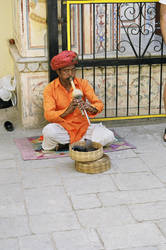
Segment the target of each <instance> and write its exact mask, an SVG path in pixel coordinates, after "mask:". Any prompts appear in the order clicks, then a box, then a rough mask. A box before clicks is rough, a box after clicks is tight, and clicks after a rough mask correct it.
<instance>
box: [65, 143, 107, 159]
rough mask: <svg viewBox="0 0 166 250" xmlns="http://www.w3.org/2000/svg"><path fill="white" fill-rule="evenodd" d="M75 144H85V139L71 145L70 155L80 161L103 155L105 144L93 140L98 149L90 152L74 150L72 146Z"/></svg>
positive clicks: (98, 157)
mask: <svg viewBox="0 0 166 250" xmlns="http://www.w3.org/2000/svg"><path fill="white" fill-rule="evenodd" d="M75 145H79V146H85V142H84V141H82V142H75V143H73V144H71V145H70V146H69V155H70V157H71V159H73V160H75V161H80V162H87V161H95V160H98V159H100V158H101V157H102V156H103V146H102V145H101V144H100V143H97V142H92V146H93V147H94V148H96V150H94V151H89V152H80V151H74V150H73V149H72V147H73V146H75Z"/></svg>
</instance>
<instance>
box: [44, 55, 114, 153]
mask: <svg viewBox="0 0 166 250" xmlns="http://www.w3.org/2000/svg"><path fill="white" fill-rule="evenodd" d="M77 63H78V58H77V54H76V53H75V52H73V51H67V50H65V51H62V52H61V53H59V54H58V55H56V56H54V57H53V58H52V60H51V64H50V65H51V68H52V69H53V70H55V71H56V72H57V74H58V78H56V79H55V80H53V81H52V82H51V83H49V84H48V85H47V86H46V87H45V89H44V115H45V118H46V120H47V121H48V122H49V124H48V125H46V126H45V127H44V128H43V131H42V133H43V143H42V148H43V149H44V150H60V148H61V147H63V146H65V145H66V146H68V145H69V143H74V142H77V141H80V140H83V139H85V138H86V139H89V140H92V141H96V142H99V143H101V144H102V145H103V146H104V145H106V144H108V143H111V142H112V141H113V140H114V139H115V138H114V134H113V133H112V131H110V130H109V129H107V128H106V127H105V126H103V125H102V124H91V123H89V122H88V119H87V117H86V115H84V113H83V112H82V111H83V110H86V112H87V114H88V116H89V117H91V118H93V117H95V116H96V115H97V114H99V113H100V112H101V111H102V110H103V103H102V101H101V100H100V99H99V98H98V97H97V96H96V94H95V92H94V90H93V88H92V87H91V85H90V84H89V83H88V81H87V80H84V79H79V78H76V77H75V73H76V68H75V65H76V64H77ZM71 79H72V80H73V82H74V85H75V88H76V89H79V90H80V91H81V93H82V97H81V98H76V97H75V96H74V97H73V87H72V85H71ZM86 100H88V102H86Z"/></svg>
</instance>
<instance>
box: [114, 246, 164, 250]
mask: <svg viewBox="0 0 166 250" xmlns="http://www.w3.org/2000/svg"><path fill="white" fill-rule="evenodd" d="M117 250H119V248H118V249H117ZM123 250H159V248H158V247H157V246H145V247H132V248H123Z"/></svg>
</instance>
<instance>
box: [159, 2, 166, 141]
mask: <svg viewBox="0 0 166 250" xmlns="http://www.w3.org/2000/svg"><path fill="white" fill-rule="evenodd" d="M159 3H160V28H161V33H162V36H163V40H164V43H165V44H166V0H160V1H159ZM163 99H164V107H165V111H166V84H165V86H164V92H163ZM163 140H164V141H165V142H166V129H165V131H164V135H163Z"/></svg>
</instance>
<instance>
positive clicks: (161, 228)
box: [156, 219, 166, 237]
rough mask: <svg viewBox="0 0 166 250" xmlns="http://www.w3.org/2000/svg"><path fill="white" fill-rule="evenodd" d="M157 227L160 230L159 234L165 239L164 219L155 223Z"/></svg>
mask: <svg viewBox="0 0 166 250" xmlns="http://www.w3.org/2000/svg"><path fill="white" fill-rule="evenodd" d="M156 223H157V225H158V227H159V228H160V230H161V232H162V233H163V234H164V236H165V237H166V219H162V220H159V221H157V222H156Z"/></svg>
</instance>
